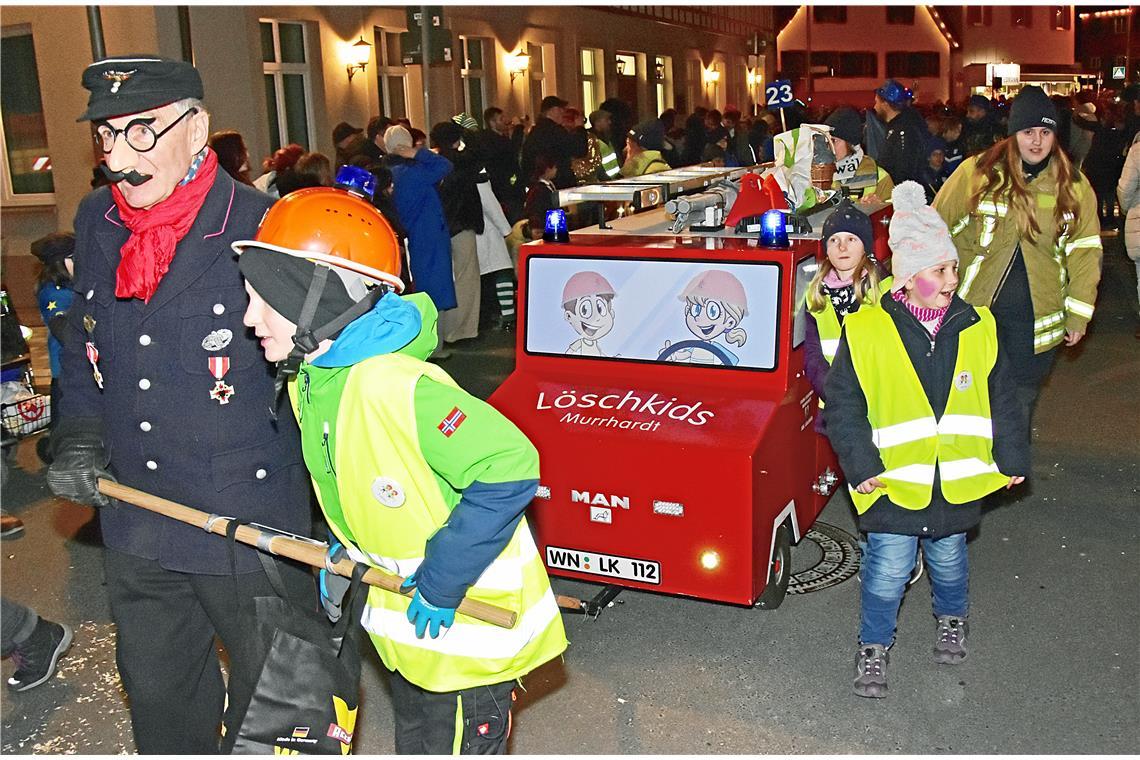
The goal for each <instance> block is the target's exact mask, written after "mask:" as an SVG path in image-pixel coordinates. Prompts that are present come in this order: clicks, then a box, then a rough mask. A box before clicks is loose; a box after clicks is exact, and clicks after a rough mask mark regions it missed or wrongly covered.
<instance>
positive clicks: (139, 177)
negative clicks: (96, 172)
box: [99, 164, 151, 187]
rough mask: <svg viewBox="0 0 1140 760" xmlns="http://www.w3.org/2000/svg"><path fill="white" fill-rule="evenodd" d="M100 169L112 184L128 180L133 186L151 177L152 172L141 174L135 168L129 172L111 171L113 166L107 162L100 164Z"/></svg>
mask: <svg viewBox="0 0 1140 760" xmlns="http://www.w3.org/2000/svg"><path fill="white" fill-rule="evenodd" d="M99 169H100V170H101V171H102V172H103V176H104V177H106V178H107V181H108V182H111V183H112V184H115V183H117V182H122V181H123V180H126V181H127V182H129V183H130V184H131V185H132V186H133V187H138V186H139V185H141V184H142V183H144V182H146V181H147V180H149V179H150V178H151V175H150V174H140V173H139V172H136V171H134V170H131V171H129V172H113V171H111V167H109V166H107V165H106V164H100V166H99Z"/></svg>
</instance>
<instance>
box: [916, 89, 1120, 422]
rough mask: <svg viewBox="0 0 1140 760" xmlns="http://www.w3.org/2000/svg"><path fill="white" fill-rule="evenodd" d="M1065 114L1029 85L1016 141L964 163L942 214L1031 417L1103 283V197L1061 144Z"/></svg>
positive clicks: (970, 293) (940, 201) (1018, 113)
mask: <svg viewBox="0 0 1140 760" xmlns="http://www.w3.org/2000/svg"><path fill="white" fill-rule="evenodd" d="M1057 121H1058V116H1057V109H1056V107H1055V106H1054V105H1053V103H1052V102H1051V101H1050V100H1049V98H1048V97H1047V96H1046V95H1045V93H1044V92H1043V91H1042V90H1041V89H1040V88H1039V87H1034V86H1028V87H1025V88H1024V89H1023V90H1022V91H1021V93H1019V94H1018V96H1017V97H1016V98H1015V99H1014V100H1013V106H1012V108H1011V109H1010V118H1009V136H1008V137H1007V138H1005V139H1004V140H1002V141H1001V142H999V143H997V144H996V145H994V146H993V147H991V148H989V149H988V150H986V151H985V152H984V153H980V154H978V155H976V156H971V157H970V158H967V159H966V160H964V161H963V162H962V165H961V167H960V168H959V169H958V170H957V171H955V172H954V174H953V175H952V176H951V177H950V179H948V180H947V181H946V184H945V185H944V186H943V187H942V190H941V191H940V192H939V193H938V197H937V198H936V199H935V201H934V208H935V209H936V210H937V211H938V213H939V214H940V215H941V216H942V218H943V219H944V220H945V221H946V223H947V225H949V227H950V233H951V235H952V236H953V238H954V245H955V247H956V248H957V250H958V255H959V258H960V260H961V273H962V274H961V281H960V284H959V286H958V295H959V296H961V297H962V299H963V300H965V301H967V302H969V303H970V304H973V305H975V306H986V307H989V308H990V309H991V311H993V315H994V318H995V319H996V321H997V335H998V343H999V344H1000V347H1001V351H1002V353H1003V355H1004V356H1005V357H1006V358H1007V359H1009V361H1010V364H1011V368H1012V369H1013V375H1014V379H1015V381H1016V383H1017V386H1018V393H1019V397H1020V400H1021V402H1022V404H1023V407H1024V411H1025V412H1026V413H1027V414H1028V413H1030V412H1031V411H1032V408H1033V404H1034V402H1035V401H1036V399H1037V393H1038V389H1039V387H1040V385H1041V383H1042V381H1044V380H1045V378H1046V376H1048V374H1049V371H1050V369H1051V368H1052V365H1053V360H1054V358H1055V356H1056V353H1057V347H1058V346H1059V345H1060V344H1061V343H1062V341H1063V342H1064V343H1065V345H1067V346H1075V345H1076V344H1077V343H1079V342H1080V340H1081V338H1083V337H1084V334H1085V330H1086V328H1087V327H1088V323H1089V320H1090V319H1092V315H1093V308H1094V304H1095V303H1096V294H1097V284H1098V283H1099V282H1100V262H1101V241H1100V224H1099V222H1098V220H1097V214H1096V195H1095V194H1094V192H1093V188H1092V186H1091V185H1090V184H1089V182H1088V180H1087V179H1085V178H1084V177H1083V176H1081V173H1080V172H1079V171H1077V170H1075V169H1074V168H1073V165H1072V163H1071V162H1070V161H1069V157H1068V156H1067V155H1065V151H1064V150H1062V148H1061V145H1060V144H1059V142H1058V141H1057V139H1056V126H1057Z"/></svg>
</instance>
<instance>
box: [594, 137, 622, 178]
mask: <svg viewBox="0 0 1140 760" xmlns="http://www.w3.org/2000/svg"><path fill="white" fill-rule="evenodd" d="M598 149H599V150H601V153H602V172H603V173H604V174H605V175H606V177H608V178H609V179H617V178H618V177H620V176H621V165H620V164H619V163H618V159H617V153H614V149H613V148H611V147H610V144H609V143H608V142H606V141H605V140H602V139H600V138H599V139H598Z"/></svg>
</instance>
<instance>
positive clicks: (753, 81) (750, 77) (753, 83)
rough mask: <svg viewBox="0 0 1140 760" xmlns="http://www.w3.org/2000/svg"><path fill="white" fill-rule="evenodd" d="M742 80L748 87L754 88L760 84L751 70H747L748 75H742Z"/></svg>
mask: <svg viewBox="0 0 1140 760" xmlns="http://www.w3.org/2000/svg"><path fill="white" fill-rule="evenodd" d="M744 79H745V80H746V81H747V82H748V86H749V87H755V86H756V85H757V84H758V83H759V82H760V77H759V76H757V75H756V72H755V71H753V70H752V69H748V73H747V74H745V75H744Z"/></svg>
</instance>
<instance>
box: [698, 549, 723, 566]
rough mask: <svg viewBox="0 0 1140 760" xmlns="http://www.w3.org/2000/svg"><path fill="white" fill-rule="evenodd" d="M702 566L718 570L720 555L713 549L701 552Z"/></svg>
mask: <svg viewBox="0 0 1140 760" xmlns="http://www.w3.org/2000/svg"><path fill="white" fill-rule="evenodd" d="M701 567H703V568H704V569H705V570H716V569H717V568H718V567H720V555H719V554H717V553H716V552H715V551H713V550H712V549H708V550H707V551H704V552H701Z"/></svg>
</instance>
